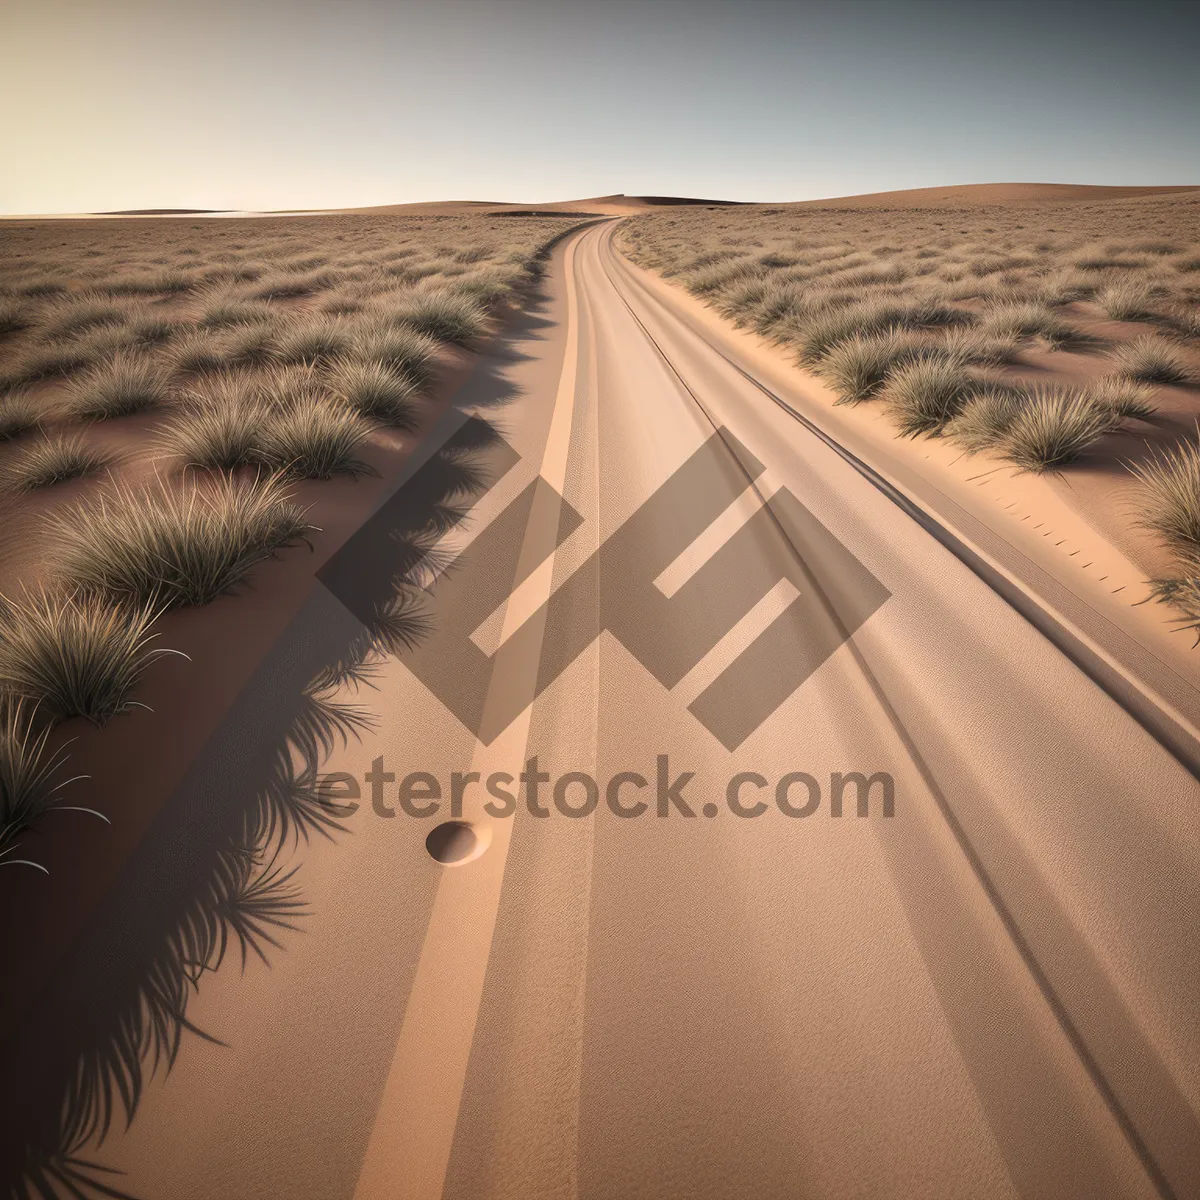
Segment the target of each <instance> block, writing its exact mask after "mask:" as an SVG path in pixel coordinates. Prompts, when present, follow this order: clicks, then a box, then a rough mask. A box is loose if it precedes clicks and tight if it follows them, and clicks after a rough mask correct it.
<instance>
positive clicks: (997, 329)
mask: <svg viewBox="0 0 1200 1200" xmlns="http://www.w3.org/2000/svg"><path fill="white" fill-rule="evenodd" d="M979 328H980V330H981V332H983V333H984V334H987V335H988V336H990V337H997V338H1028V337H1040V338H1043V339H1045V340H1046V341H1047V342H1049V343H1050V344H1051V345H1052V346H1059V345H1063V344H1065V343H1067V342H1070V341H1072V340H1074V339H1075V338H1077V337H1078V336H1079V333H1078V331H1077V330H1075V329H1073V328H1072V327H1071V326H1069V325H1067V324H1066V323H1065V322H1063V321H1062V320H1061V319H1060V318H1059V317H1058V316H1057V315H1055V314H1054V313H1053V312H1050V311H1049V310H1048V309H1047V308H1046V307H1045V306H1044V305H1042V304H1038V303H1037V302H1035V301H1009V302H1007V303H1005V304H998V305H997V306H996V307H995V308H993V309H992V310H991V311H990V312H988V313H985V314H984V316H983V317H982V319H981V320H980V322H979Z"/></svg>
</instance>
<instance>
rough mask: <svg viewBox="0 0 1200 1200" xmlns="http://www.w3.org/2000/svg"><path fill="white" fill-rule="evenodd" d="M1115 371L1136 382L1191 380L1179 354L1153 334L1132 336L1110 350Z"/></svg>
mask: <svg viewBox="0 0 1200 1200" xmlns="http://www.w3.org/2000/svg"><path fill="white" fill-rule="evenodd" d="M1112 359H1113V362H1114V363H1115V364H1116V370H1117V373H1118V374H1119V375H1122V376H1124V377H1125V378H1126V379H1136V380H1138V381H1139V382H1140V383H1191V382H1192V380H1193V373H1192V370H1191V368H1190V367H1189V366H1188V364H1187V363H1186V362H1185V361H1184V359H1183V357H1182V355H1180V353H1179V352H1178V351H1177V350H1176V349H1175V348H1174V347H1172V346H1170V345H1168V344H1167V343H1166V342H1164V341H1162V340H1161V339H1160V338H1155V337H1139V338H1134V340H1133V341H1132V342H1126V343H1125V344H1124V345H1122V346H1118V347H1117V349H1116V350H1114V351H1113V354H1112Z"/></svg>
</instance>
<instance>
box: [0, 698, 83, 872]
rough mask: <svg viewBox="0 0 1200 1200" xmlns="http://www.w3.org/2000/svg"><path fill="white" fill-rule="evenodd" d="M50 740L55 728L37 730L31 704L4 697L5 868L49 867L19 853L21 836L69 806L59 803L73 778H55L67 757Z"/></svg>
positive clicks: (1, 827)
mask: <svg viewBox="0 0 1200 1200" xmlns="http://www.w3.org/2000/svg"><path fill="white" fill-rule="evenodd" d="M49 741H50V729H49V728H48V727H43V728H41V729H40V730H37V729H35V726H34V720H33V713H32V712H31V711H30V710H29V707H28V705H25V704H22V703H20V702H19V701H17V700H15V699H5V698H3V697H0V866H18V865H20V866H27V867H36V868H37V869H38V870H40V871H45V870H46V868H45V867H43V866H40V865H39V864H38V863H35V862H31V861H30V860H29V859H26V858H16V857H14V855H15V854H16V853H17V851H18V849H19V846H20V839H21V835H22V834H24V833H26V832H28V831H29V829H31V828H32V827H33V825H34V824H35V823H36V822H37V821H38V820H39V818H41V817H43V816H45V815H46V813H48V812H50V811H51V810H53V809H55V808H59V807H66V806H61V805H60V804H59V802H58V791H59V789H60V788H61V787H62V786H63V785H64V783H66V782H69V781H67V780H62V781H59V782H58V783H56V782H55V781H54V777H55V776H56V775H57V774H58V773H59V771H60V769H61V767H62V765H63V762H64V761H65V757H66V756H65V755H64V754H63V753H62V752H61V751H60V752H58V753H54V752H52V751H51V749H50V746H49ZM96 815H97V816H98V815H99V814H96ZM102 819H103V818H102Z"/></svg>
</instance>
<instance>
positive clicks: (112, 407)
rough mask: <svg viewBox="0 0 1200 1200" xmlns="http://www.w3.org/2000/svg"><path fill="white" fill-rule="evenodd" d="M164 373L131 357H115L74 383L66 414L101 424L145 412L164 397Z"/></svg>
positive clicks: (152, 365)
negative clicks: (115, 418) (100, 422)
mask: <svg viewBox="0 0 1200 1200" xmlns="http://www.w3.org/2000/svg"><path fill="white" fill-rule="evenodd" d="M167 388H168V382H167V375H166V372H165V371H163V369H162V368H161V367H160V366H159V365H158V364H157V363H156V362H153V361H151V360H149V359H146V358H139V357H136V356H134V355H131V354H115V355H113V356H112V357H111V358H110V359H108V360H107V361H106V362H103V363H101V364H99V365H98V366H97V367H95V368H93V369H92V370H91V371H89V372H88V374H87V375H85V376H83V377H82V378H80V379H78V380H76V381H75V382H74V383H73V384H72V385H71V388H70V390H69V391H68V393H67V410H68V412H69V413H70V415H71V416H73V417H75V418H77V419H79V420H84V421H104V420H110V419H112V418H114V417H125V416H129V415H130V414H132V413H139V412H145V411H146V410H147V409H151V408H154V407H156V406H157V405H158V404H160V403H161V402H162V401H163V400H164V399H165V398H166V395H167Z"/></svg>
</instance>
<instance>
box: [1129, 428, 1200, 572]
mask: <svg viewBox="0 0 1200 1200" xmlns="http://www.w3.org/2000/svg"><path fill="white" fill-rule="evenodd" d="M1130 470H1131V471H1132V472H1133V474H1134V475H1135V476H1136V477H1137V479H1138V480H1139V481H1140V482H1141V484H1142V489H1143V490H1142V500H1141V505H1140V513H1139V519H1140V522H1141V524H1142V526H1143V528H1145V529H1149V530H1150V531H1151V532H1153V533H1156V534H1158V536H1159V537H1161V538H1162V539H1163V541H1165V542H1166V543H1167V545H1168V546H1169V547H1170V548H1171V549H1172V550H1174V551H1175V552H1176V553H1177V554H1178V555H1180V556H1181V557H1182V558H1183V559H1184V560H1185V561H1186V562H1188V563H1190V564H1191V565H1192V566H1193V567H1194V568H1197V569H1200V444H1197V443H1195V442H1184V443H1181V444H1180V445H1178V446H1175V447H1172V448H1171V449H1168V450H1161V451H1159V452H1158V453H1157V454H1156V455H1155V456H1154V457H1153V458H1151V459H1150V460H1149V461H1147V462H1144V463H1136V464H1134V465H1133V466H1131V467H1130Z"/></svg>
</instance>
